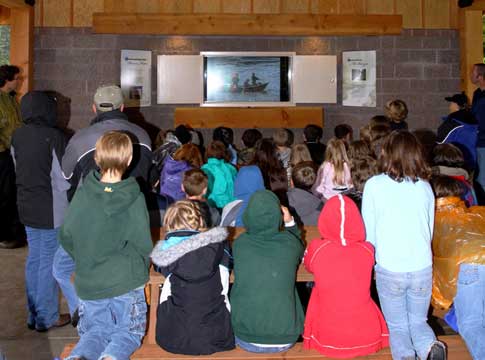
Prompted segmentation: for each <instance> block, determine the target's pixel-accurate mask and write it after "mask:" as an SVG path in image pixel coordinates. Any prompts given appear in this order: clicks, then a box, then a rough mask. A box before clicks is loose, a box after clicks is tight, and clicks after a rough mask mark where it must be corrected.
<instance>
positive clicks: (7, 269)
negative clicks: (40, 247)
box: [0, 247, 78, 360]
mask: <svg viewBox="0 0 485 360" xmlns="http://www.w3.org/2000/svg"><path fill="white" fill-rule="evenodd" d="M27 251H28V248H27V247H23V248H20V249H12V250H0V264H2V268H3V270H2V271H1V272H0V289H1V292H0V349H1V350H2V351H3V352H4V354H5V355H6V359H7V360H31V359H32V360H52V359H54V358H56V357H57V356H59V354H60V353H61V352H62V349H63V348H64V345H65V344H67V343H73V342H76V341H77V339H78V337H77V331H76V329H74V328H73V327H72V326H71V325H67V326H65V327H62V328H58V329H53V330H49V331H48V332H45V333H38V332H36V331H32V330H29V329H28V328H27V310H26V309H27V305H26V297H25V279H24V266H25V259H26V257H27ZM61 312H62V313H67V312H68V310H67V304H66V303H65V300H64V299H62V300H61Z"/></svg>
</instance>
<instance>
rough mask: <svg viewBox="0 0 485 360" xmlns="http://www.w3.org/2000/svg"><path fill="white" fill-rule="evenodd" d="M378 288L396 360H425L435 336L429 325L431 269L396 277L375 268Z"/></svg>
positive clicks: (399, 274)
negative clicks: (408, 358)
mask: <svg viewBox="0 0 485 360" xmlns="http://www.w3.org/2000/svg"><path fill="white" fill-rule="evenodd" d="M375 270H376V285H377V292H378V294H379V301H380V303H381V308H382V313H383V314H384V318H385V319H386V323H387V326H388V328H389V341H390V344H391V353H392V358H393V359H399V360H400V359H403V358H406V357H410V358H414V357H415V356H416V354H417V355H418V356H419V358H420V359H426V358H427V356H428V353H429V351H430V349H431V346H432V345H433V344H434V343H436V336H435V335H434V333H433V330H431V328H430V327H429V325H428V323H427V315H428V309H429V304H430V300H431V289H432V268H431V267H429V268H426V269H424V270H420V271H415V272H407V273H396V272H392V271H388V270H385V269H384V268H382V267H380V266H379V265H376V267H375Z"/></svg>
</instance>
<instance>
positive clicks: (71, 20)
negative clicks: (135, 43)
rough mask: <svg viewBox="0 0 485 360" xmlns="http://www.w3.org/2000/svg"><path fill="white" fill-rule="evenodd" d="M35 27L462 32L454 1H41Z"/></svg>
mask: <svg viewBox="0 0 485 360" xmlns="http://www.w3.org/2000/svg"><path fill="white" fill-rule="evenodd" d="M35 7H36V17H35V25H36V26H67V27H72V26H79V27H82V26H92V14H93V13H95V12H110V13H111V12H129V13H133V12H137V13H186V14H187V13H188V14H190V13H197V14H200V13H217V14H224V13H225V14H228V13H233V14H234V13H236V14H237V13H239V14H252V13H265V14H288V13H306V14H309V13H313V14H360V15H362V14H369V15H370V14H382V15H402V16H403V26H404V28H418V29H419V28H426V29H440V28H441V29H450V28H452V29H455V28H458V7H457V4H456V1H455V0H37V1H36V6H35Z"/></svg>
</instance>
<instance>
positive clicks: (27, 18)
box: [10, 6, 34, 96]
mask: <svg viewBox="0 0 485 360" xmlns="http://www.w3.org/2000/svg"><path fill="white" fill-rule="evenodd" d="M10 26H11V31H10V63H11V64H13V65H16V66H19V67H20V68H21V69H22V76H23V82H22V86H21V88H20V89H19V93H20V96H22V95H23V94H25V93H26V92H28V91H30V90H32V87H33V73H34V71H33V70H34V66H33V65H34V61H33V60H34V8H33V7H32V6H28V7H12V8H11V9H10Z"/></svg>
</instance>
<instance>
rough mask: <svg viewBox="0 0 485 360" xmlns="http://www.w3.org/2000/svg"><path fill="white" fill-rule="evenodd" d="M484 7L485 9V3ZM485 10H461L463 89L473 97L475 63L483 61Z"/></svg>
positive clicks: (461, 70)
mask: <svg viewBox="0 0 485 360" xmlns="http://www.w3.org/2000/svg"><path fill="white" fill-rule="evenodd" d="M483 4H484V9H483V10H485V3H483ZM483 10H467V9H464V10H461V11H460V53H461V54H460V57H461V64H460V72H461V89H462V90H463V91H465V92H466V94H467V95H468V96H469V97H470V98H471V96H472V94H473V91H474V90H475V89H476V85H474V84H472V82H471V80H470V72H471V71H472V66H473V64H476V63H481V62H483V34H482V31H483V30H482V16H483Z"/></svg>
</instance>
